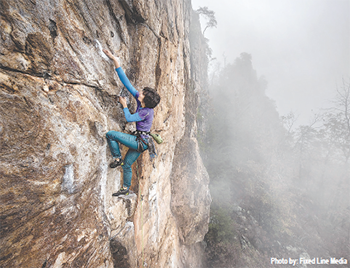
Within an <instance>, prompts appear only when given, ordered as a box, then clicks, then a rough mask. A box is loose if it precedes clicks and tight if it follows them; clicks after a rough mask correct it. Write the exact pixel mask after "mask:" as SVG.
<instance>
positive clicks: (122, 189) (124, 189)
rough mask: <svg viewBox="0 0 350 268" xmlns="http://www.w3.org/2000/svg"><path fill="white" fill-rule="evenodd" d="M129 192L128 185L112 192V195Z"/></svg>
mask: <svg viewBox="0 0 350 268" xmlns="http://www.w3.org/2000/svg"><path fill="white" fill-rule="evenodd" d="M128 194H129V188H128V187H122V188H120V190H119V191H118V192H116V193H114V194H112V196H119V195H128Z"/></svg>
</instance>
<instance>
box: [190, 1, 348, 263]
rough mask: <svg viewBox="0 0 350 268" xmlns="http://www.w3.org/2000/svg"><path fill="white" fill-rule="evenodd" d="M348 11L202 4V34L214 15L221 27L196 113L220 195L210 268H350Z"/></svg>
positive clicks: (209, 242) (343, 7) (211, 34)
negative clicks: (281, 267)
mask: <svg viewBox="0 0 350 268" xmlns="http://www.w3.org/2000/svg"><path fill="white" fill-rule="evenodd" d="M349 3H350V1H324V0H321V1H314V0H308V1H299V0H293V1H292V0H289V1H287V0H278V1H277V0H269V1H255V0H252V1H216V2H215V3H212V2H209V1H200V2H199V1H193V8H194V10H197V15H198V16H199V18H200V21H201V25H202V30H204V29H205V28H206V26H208V20H206V19H205V18H206V16H205V14H210V11H214V12H215V19H216V21H217V25H216V27H208V28H206V30H205V32H204V36H205V37H206V39H203V42H204V43H205V44H206V45H207V49H206V51H207V58H208V59H207V61H208V65H209V76H208V83H207V88H206V89H204V90H203V92H202V93H201V106H200V109H199V110H198V114H197V123H198V137H197V138H198V142H199V146H200V150H201V155H202V159H203V162H204V165H205V166H206V168H207V171H208V173H209V177H210V192H211V195H212V204H211V210H210V223H209V231H208V233H207V234H206V236H205V242H206V250H205V258H206V267H207V268H209V267H215V268H219V267H225V268H227V267H254V268H256V267H275V265H272V264H271V262H270V259H271V258H280V259H281V258H294V259H298V260H299V258H305V259H312V258H328V259H329V258H338V259H341V258H346V259H347V263H342V264H343V266H342V267H350V263H349V261H350V195H349V193H350V71H349V68H350V62H349V47H350V43H349V35H350V31H349V17H350V16H349V15H350V12H349ZM200 7H202V8H203V7H207V9H206V10H205V9H201V10H199V8H200ZM291 111H292V112H293V113H290V112H291ZM295 267H306V266H305V265H302V264H301V263H298V264H297V265H296V266H295ZM327 267H335V265H329V266H327Z"/></svg>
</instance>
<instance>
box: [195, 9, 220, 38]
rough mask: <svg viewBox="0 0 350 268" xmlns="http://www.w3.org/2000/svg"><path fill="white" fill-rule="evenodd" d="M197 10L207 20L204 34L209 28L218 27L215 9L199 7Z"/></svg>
mask: <svg viewBox="0 0 350 268" xmlns="http://www.w3.org/2000/svg"><path fill="white" fill-rule="evenodd" d="M196 11H197V13H198V14H199V15H203V16H204V18H205V19H206V20H207V25H206V26H205V28H204V30H203V35H204V33H205V31H206V30H207V29H208V28H213V27H215V28H216V25H217V24H218V23H217V21H216V18H215V12H214V11H212V10H209V9H208V7H199V8H198V9H197V10H196Z"/></svg>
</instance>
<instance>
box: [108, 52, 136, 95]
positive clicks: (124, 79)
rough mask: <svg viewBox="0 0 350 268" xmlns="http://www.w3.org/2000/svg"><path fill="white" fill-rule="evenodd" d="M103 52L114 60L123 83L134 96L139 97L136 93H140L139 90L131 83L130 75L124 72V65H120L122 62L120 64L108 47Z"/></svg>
mask: <svg viewBox="0 0 350 268" xmlns="http://www.w3.org/2000/svg"><path fill="white" fill-rule="evenodd" d="M103 52H104V53H105V54H106V55H107V56H108V58H110V59H111V60H112V61H113V63H114V66H115V70H116V71H117V73H118V76H119V79H120V81H122V83H123V85H124V86H125V87H126V88H127V90H128V91H129V92H130V93H131V94H132V95H133V96H134V98H137V97H136V94H137V93H138V91H137V90H136V89H135V88H134V87H133V86H132V84H131V83H130V81H129V79H128V77H127V76H126V74H125V73H124V71H123V69H122V67H120V64H119V62H118V60H117V58H116V57H114V56H113V54H112V53H111V52H110V51H109V50H107V49H104V50H103Z"/></svg>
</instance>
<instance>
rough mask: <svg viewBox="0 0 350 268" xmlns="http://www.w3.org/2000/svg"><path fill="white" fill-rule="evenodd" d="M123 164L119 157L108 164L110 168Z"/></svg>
mask: <svg viewBox="0 0 350 268" xmlns="http://www.w3.org/2000/svg"><path fill="white" fill-rule="evenodd" d="M122 165H124V162H123V160H122V159H121V158H117V159H115V160H114V161H113V162H112V163H110V164H109V167H110V168H116V167H118V166H122Z"/></svg>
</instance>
